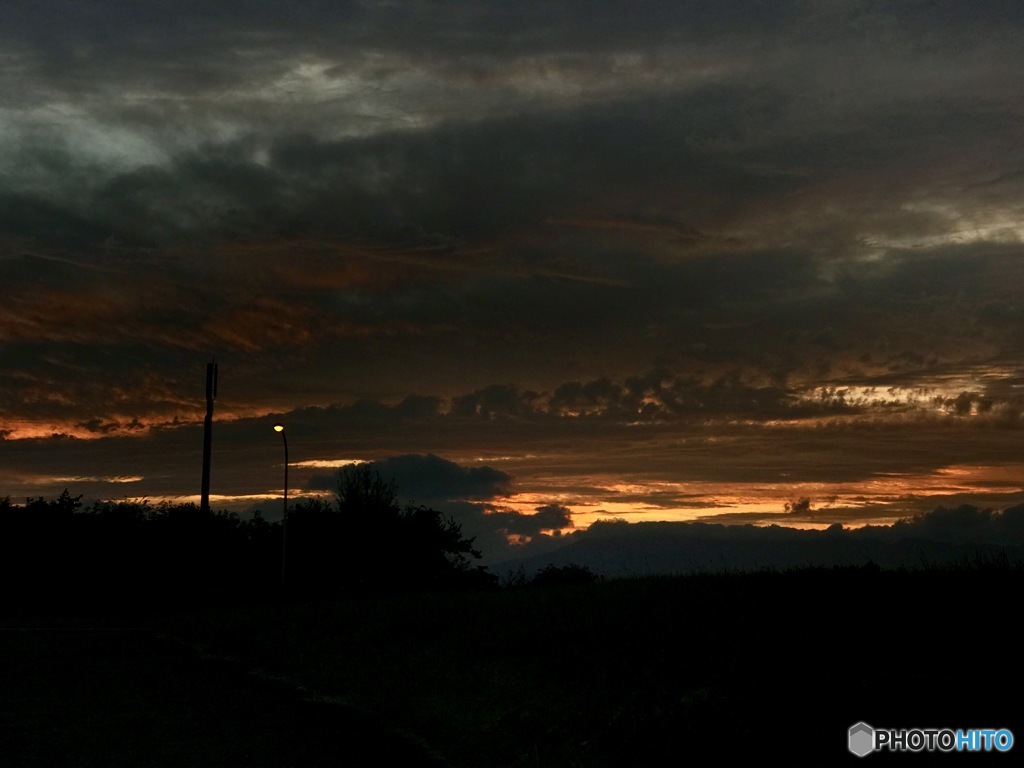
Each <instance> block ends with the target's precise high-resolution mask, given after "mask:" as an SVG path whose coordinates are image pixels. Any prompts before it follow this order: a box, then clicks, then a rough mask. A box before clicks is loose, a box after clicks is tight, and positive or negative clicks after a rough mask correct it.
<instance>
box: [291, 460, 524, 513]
mask: <svg viewBox="0 0 1024 768" xmlns="http://www.w3.org/2000/svg"><path fill="white" fill-rule="evenodd" d="M370 464H371V466H372V467H373V468H374V469H375V470H376V471H377V472H379V473H380V475H381V477H382V478H383V479H384V480H385V481H386V482H392V483H394V484H395V489H396V491H397V492H398V494H399V495H400V496H401V497H402V498H403V499H408V500H414V501H415V502H416V503H424V504H430V503H435V502H437V501H451V500H472V501H485V500H491V499H495V498H497V497H500V496H504V495H506V494H507V493H508V492H509V487H510V484H511V482H512V478H511V477H510V476H509V475H508V474H506V473H505V472H502V471H500V470H497V469H493V468H492V467H487V466H481V467H464V466H460V465H459V464H456V463H455V462H454V461H448V460H447V459H443V458H441V457H440V456H435V455H434V454H408V455H403V456H389V457H388V458H385V459H379V460H377V461H373V462H370ZM306 485H307V487H308V488H311V489H314V490H327V489H331V490H333V489H335V488H337V476H336V475H333V476H329V475H316V476H314V477H313V478H311V480H310V482H309V483H307V484H306Z"/></svg>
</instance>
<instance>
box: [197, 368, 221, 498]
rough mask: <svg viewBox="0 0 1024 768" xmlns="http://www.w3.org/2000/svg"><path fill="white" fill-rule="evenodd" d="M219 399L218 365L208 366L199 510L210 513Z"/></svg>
mask: <svg viewBox="0 0 1024 768" xmlns="http://www.w3.org/2000/svg"><path fill="white" fill-rule="evenodd" d="M216 399H217V364H216V363H213V362H210V363H207V364H206V421H205V422H203V492H202V496H201V497H200V502H199V509H200V510H201V511H203V512H209V511H210V444H211V441H212V440H213V401H214V400H216Z"/></svg>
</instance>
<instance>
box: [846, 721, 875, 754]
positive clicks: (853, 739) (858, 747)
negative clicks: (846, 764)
mask: <svg viewBox="0 0 1024 768" xmlns="http://www.w3.org/2000/svg"><path fill="white" fill-rule="evenodd" d="M848 746H849V748H850V751H851V752H853V754H855V755H856V756H857V757H864V755H866V754H868V753H869V752H872V751H874V749H875V729H874V728H872V727H871V726H870V725H868V724H867V723H857V724H856V725H852V726H850V735H849V743H848Z"/></svg>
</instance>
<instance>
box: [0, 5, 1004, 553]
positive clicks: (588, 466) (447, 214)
mask: <svg viewBox="0 0 1024 768" xmlns="http://www.w3.org/2000/svg"><path fill="white" fill-rule="evenodd" d="M1021 51H1024V5H1022V4H1021V3H1019V2H1016V1H1013V2H1010V1H1007V2H1000V1H999V0H993V1H991V2H985V3H966V2H960V1H959V0H955V1H954V0H951V1H950V2H901V3H891V2H867V1H865V2H853V1H851V2H844V1H842V0H834V1H829V0H821V1H820V2H788V1H787V0H779V1H778V2H722V3H707V2H703V3H697V2H680V1H679V0H671V1H666V2H630V3H622V2H614V3H613V2H603V1H602V0H587V2H551V3H508V2H497V0H493V1H492V0H472V1H467V2H458V1H455V0H452V1H448V0H437V1H436V2H401V3H399V2H389V1H385V0H381V1H380V2H374V1H371V0H365V1H364V2H304V3H280V2H271V0H262V1H260V2H241V1H236V0H220V1H219V2H217V3H197V2H175V3H157V2H138V1H134V2H128V1H127V0H123V1H119V0H106V1H104V2H99V1H95V2H90V1H88V0H76V1H75V2H71V1H68V2H56V1H50V0H42V1H40V0H34V1H32V2H27V1H22V0H7V2H5V4H4V10H3V19H2V23H0V78H2V81H0V82H2V93H3V94H4V96H3V99H2V100H0V169H2V173H0V286H2V288H3V301H2V303H0V353H2V363H3V365H2V367H0V496H5V495H9V496H10V497H11V498H12V500H15V501H18V500H23V499H24V498H25V497H27V496H39V495H43V496H53V495H56V494H58V493H60V492H61V491H62V490H63V489H64V488H65V487H67V488H69V489H70V490H71V491H72V492H73V493H75V494H79V493H80V494H84V495H85V496H86V498H89V499H95V498H114V499H118V498H149V499H153V500H160V499H172V500H175V501H179V500H184V501H192V500H198V495H199V491H200V479H201V459H202V421H203V416H204V412H205V401H204V379H205V369H206V364H207V362H209V361H211V360H216V362H217V364H218V368H219V392H218V399H217V403H216V412H215V427H214V433H213V446H214V453H213V462H212V473H211V474H212V482H211V491H212V503H213V506H215V507H217V508H227V509H233V510H240V511H245V510H251V509H253V508H255V507H259V508H261V509H263V510H264V511H266V512H267V516H268V517H272V516H273V513H279V503H280V497H281V492H282V487H283V461H284V459H283V453H282V443H281V439H280V436H279V435H278V434H276V433H274V432H273V431H272V429H271V425H272V424H273V423H274V422H276V421H280V422H283V423H284V424H285V425H286V429H287V432H286V434H287V436H288V446H289V451H290V459H291V465H290V468H289V484H290V490H291V492H292V493H294V494H301V493H321V494H328V495H329V494H330V493H331V491H332V490H333V488H334V483H335V473H336V472H337V469H338V467H340V466H343V465H344V464H345V463H346V462H351V461H370V460H372V461H380V462H383V464H382V465H381V466H382V467H384V468H386V469H387V470H388V471H389V473H390V476H393V477H394V478H395V479H396V480H397V481H398V483H399V488H400V490H401V491H402V493H403V494H404V496H405V497H407V498H409V499H412V500H416V501H422V502H425V503H431V504H434V505H437V506H439V507H444V508H445V509H446V510H451V512H452V514H456V515H458V516H460V519H461V520H463V521H464V522H465V524H466V526H467V527H468V529H469V530H471V531H473V532H484V531H487V532H489V533H492V534H495V535H498V536H536V535H537V534H538V533H539V532H541V531H552V530H555V529H564V530H566V531H569V530H571V529H573V528H575V529H580V528H583V527H585V526H587V525H589V524H590V523H591V522H593V521H595V520H599V519H607V518H613V517H614V518H623V519H626V520H631V521H633V520H651V521H653V520H705V521H714V522H744V523H749V522H753V523H758V524H764V523H778V524H781V525H793V526H798V527H811V526H813V527H824V526H827V525H829V524H832V523H835V522H840V523H843V524H844V525H848V526H858V525H862V524H864V523H868V522H871V523H876V524H878V523H891V522H893V521H894V520H896V519H898V518H901V517H904V516H906V515H910V514H915V513H919V512H922V511H927V510H930V509H932V508H934V507H936V506H939V505H946V506H949V505H953V504H959V503H963V502H969V503H972V504H977V505H980V506H989V507H994V508H997V509H1001V508H1005V507H1008V506H1011V505H1014V504H1018V503H1020V502H1021V501H1024V490H1022V482H1024V429H1022V427H1024V420H1022V415H1021V414H1022V411H1024V56H1022V55H1021ZM801 498H807V499H809V500H810V507H809V508H806V507H802V506H800V505H797V507H796V509H795V510H794V509H793V508H790V509H788V510H787V506H786V505H787V503H791V502H795V501H797V500H799V499H801ZM538 510H540V511H539V512H538ZM481 535H483V534H482V533H481Z"/></svg>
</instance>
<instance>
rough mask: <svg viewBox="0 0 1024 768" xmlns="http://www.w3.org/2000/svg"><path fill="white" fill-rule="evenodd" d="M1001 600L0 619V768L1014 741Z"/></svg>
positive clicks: (662, 753) (829, 575)
mask: <svg viewBox="0 0 1024 768" xmlns="http://www.w3.org/2000/svg"><path fill="white" fill-rule="evenodd" d="M1022 586H1024V574H1022V572H1021V571H1020V570H1014V569H990V568H963V569H957V570H941V571H940V570H936V571H922V572H884V571H882V572H879V571H876V570H869V569H842V570H824V569H821V570H815V569H808V570H797V571H789V572H781V573H769V572H764V573H754V574H746V575H742V574H735V575H714V576H688V577H664V578H645V579H627V580H615V581H606V582H598V583H594V584H585V585H578V586H569V585H565V586H550V587H545V588H540V587H532V588H531V587H517V588H503V589H497V590H489V591H478V592H462V593H449V594H420V595H414V596H390V597H376V598H362V599H348V600H336V601H316V602H314V601H291V602H288V603H285V602H282V601H267V602H263V603H260V604H254V605H249V606H244V607H239V606H234V607H230V606H221V607H219V608H216V609H212V608H211V609H205V610H195V611H187V610H176V611H173V612H155V613H151V612H146V611H136V612H135V615H133V616H130V617H127V618H126V617H125V615H124V614H123V612H122V615H121V616H120V618H119V619H118V618H116V617H112V616H111V615H110V614H109V612H107V613H106V614H105V615H102V616H97V615H93V614H90V611H89V609H87V608H82V607H79V608H78V609H77V610H74V611H71V612H70V613H68V614H67V615H64V616H61V615H57V614H55V613H54V612H52V611H51V612H46V611H43V612H42V613H40V612H39V611H38V610H37V611H36V612H35V615H33V616H31V617H30V616H29V615H28V614H25V613H22V614H21V615H13V614H12V615H10V616H8V617H6V620H5V626H6V629H4V630H2V631H0V653H2V666H0V676H2V677H0V750H2V752H0V764H2V765H5V766H7V765H10V766H21V765H25V766H28V765H32V766H120V765H124V766H128V765H131V766H147V765H153V766H304V765H309V766H313V765H377V764H392V763H394V764H398V765H403V766H416V765H448V766H452V767H453V768H475V767H477V766H479V767H486V766H494V767H495V768H504V767H505V766H508V767H512V766H594V767H595V768H596V767H599V766H600V767H604V766H609V767H610V766H624V767H626V766H662V765H664V766H669V765H672V766H678V765H710V764H716V763H717V762H718V761H720V760H722V759H723V758H726V757H732V758H749V759H756V760H765V761H767V760H769V759H771V761H772V762H775V758H778V759H781V760H782V761H783V762H784V763H792V764H796V763H797V761H802V762H806V761H808V760H809V761H813V762H814V763H815V764H818V765H833V764H836V763H840V762H850V763H854V762H857V761H858V760H859V758H856V757H854V756H853V755H851V754H850V753H849V752H848V751H847V742H846V732H847V729H848V728H849V727H850V726H851V725H853V724H854V723H856V722H858V721H861V720H863V721H866V722H867V723H869V724H871V725H874V726H876V727H890V728H933V727H934V728H947V727H948V728H1009V729H1011V730H1012V731H1013V733H1014V735H1015V736H1017V737H1020V736H1021V735H1022V734H1024V722H1022V721H1024V717H1022V716H1024V710H1022V708H1021V706H1020V705H1019V692H1020V690H1021V683H1022V682H1024V675H1022V673H1021V668H1020V664H1019V662H1018V658H1019V655H1020V652H1019V647H1020V643H1019V634H1018V630H1017V629H1016V623H1015V619H1014V616H1015V615H1016V614H1017V613H1018V612H1019V605H1020V598H1021V595H1022V591H1021V588H1022ZM1020 749H1021V747H1020V746H1015V747H1014V749H1013V750H1011V753H1007V754H1004V753H999V754H996V753H991V754H988V755H971V756H965V755H960V756H956V755H952V754H940V755H931V756H929V755H927V754H924V753H922V754H914V755H909V754H901V755H887V754H878V753H876V754H872V755H869V756H868V757H867V758H864V759H867V760H869V761H871V762H872V763H875V762H878V761H879V760H881V761H882V762H887V761H890V760H902V761H904V762H906V761H907V760H909V761H910V762H912V763H916V764H920V763H921V762H922V760H924V759H927V758H929V757H931V758H933V759H934V760H936V761H941V762H943V763H945V764H949V763H950V762H951V761H952V762H954V763H956V762H957V760H958V759H960V760H961V763H962V760H963V759H967V760H968V762H971V763H975V764H976V763H977V762H978V760H979V759H982V760H984V759H986V758H988V759H990V760H993V761H994V760H1001V762H1002V764H1009V763H1010V762H1014V761H1015V760H1016V758H1017V757H1019V754H1020Z"/></svg>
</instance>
